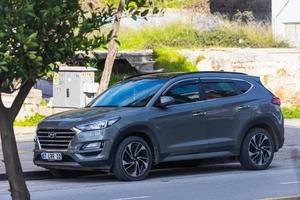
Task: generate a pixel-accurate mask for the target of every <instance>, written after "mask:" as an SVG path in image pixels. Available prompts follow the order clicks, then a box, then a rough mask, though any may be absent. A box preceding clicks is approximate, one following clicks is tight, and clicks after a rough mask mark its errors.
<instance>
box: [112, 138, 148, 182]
mask: <svg viewBox="0 0 300 200" xmlns="http://www.w3.org/2000/svg"><path fill="white" fill-rule="evenodd" d="M151 167H152V153H151V149H150V147H149V145H148V143H147V142H146V141H145V140H144V139H142V138H140V137H135V136H130V137H128V138H126V139H125V140H124V141H122V142H121V144H120V145H119V147H118V149H117V152H116V155H115V160H114V165H113V173H114V175H115V176H116V177H117V178H118V179H119V180H123V181H139V180H143V179H145V178H146V176H147V175H148V174H149V172H150V169H151Z"/></svg>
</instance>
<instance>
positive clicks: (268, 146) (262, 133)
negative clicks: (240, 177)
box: [240, 128, 275, 170]
mask: <svg viewBox="0 0 300 200" xmlns="http://www.w3.org/2000/svg"><path fill="white" fill-rule="evenodd" d="M274 149H275V147H274V140H273V137H272V136H271V134H270V133H269V132H268V131H267V130H265V129H262V128H254V129H251V130H250V131H249V132H248V134H247V135H246V137H245V139H244V141H243V143H242V146H241V154H240V163H241V165H242V166H243V167H244V168H245V169H249V170H264V169H267V168H268V167H269V166H270V164H271V162H272V160H273V157H274Z"/></svg>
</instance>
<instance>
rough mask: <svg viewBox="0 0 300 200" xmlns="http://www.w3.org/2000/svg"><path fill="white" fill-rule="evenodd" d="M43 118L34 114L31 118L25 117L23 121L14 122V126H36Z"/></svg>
mask: <svg viewBox="0 0 300 200" xmlns="http://www.w3.org/2000/svg"><path fill="white" fill-rule="evenodd" d="M44 118H45V116H43V115H40V114H38V113H35V114H34V115H33V116H30V117H25V119H24V120H20V121H15V122H14V126H36V125H37V124H38V123H39V122H40V121H41V120H43V119H44Z"/></svg>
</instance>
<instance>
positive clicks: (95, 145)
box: [82, 142, 103, 150]
mask: <svg viewBox="0 0 300 200" xmlns="http://www.w3.org/2000/svg"><path fill="white" fill-rule="evenodd" d="M102 147H103V144H102V142H93V143H89V144H85V145H83V147H82V150H93V149H100V148H102Z"/></svg>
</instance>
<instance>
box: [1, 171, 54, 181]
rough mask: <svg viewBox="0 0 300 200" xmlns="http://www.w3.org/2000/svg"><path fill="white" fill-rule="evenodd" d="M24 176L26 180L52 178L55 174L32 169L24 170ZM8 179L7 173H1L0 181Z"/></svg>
mask: <svg viewBox="0 0 300 200" xmlns="http://www.w3.org/2000/svg"><path fill="white" fill-rule="evenodd" d="M23 174H24V177H25V179H26V180H40V179H50V178H53V176H52V175H51V174H50V172H49V171H45V170H42V171H31V172H23ZM5 180H7V176H6V174H0V181H5Z"/></svg>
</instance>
